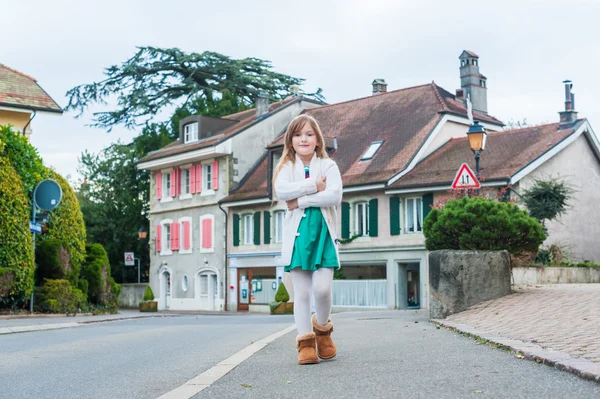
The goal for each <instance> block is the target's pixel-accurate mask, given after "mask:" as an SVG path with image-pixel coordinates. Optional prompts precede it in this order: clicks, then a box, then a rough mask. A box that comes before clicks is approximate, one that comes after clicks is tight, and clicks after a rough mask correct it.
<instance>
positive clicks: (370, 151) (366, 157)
mask: <svg viewBox="0 0 600 399" xmlns="http://www.w3.org/2000/svg"><path fill="white" fill-rule="evenodd" d="M382 144H383V141H374V142H372V143H371V145H370V146H369V148H368V149H367V151H366V152H365V153H364V154H363V156H362V157H361V158H360V160H361V161H368V160H370V159H372V158H373V157H374V156H375V153H376V152H377V150H379V147H381V145H382Z"/></svg>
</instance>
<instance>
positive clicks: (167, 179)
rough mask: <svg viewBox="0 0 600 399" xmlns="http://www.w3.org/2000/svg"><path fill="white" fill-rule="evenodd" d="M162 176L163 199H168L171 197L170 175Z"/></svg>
mask: <svg viewBox="0 0 600 399" xmlns="http://www.w3.org/2000/svg"><path fill="white" fill-rule="evenodd" d="M163 176H164V177H165V192H164V194H165V197H170V196H171V173H165V174H163Z"/></svg>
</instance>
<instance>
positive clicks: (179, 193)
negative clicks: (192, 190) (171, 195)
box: [177, 168, 181, 195]
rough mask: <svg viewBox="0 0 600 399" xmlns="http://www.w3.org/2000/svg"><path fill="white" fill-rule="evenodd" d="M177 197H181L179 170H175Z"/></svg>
mask: <svg viewBox="0 0 600 399" xmlns="http://www.w3.org/2000/svg"><path fill="white" fill-rule="evenodd" d="M177 195H181V169H180V168H177Z"/></svg>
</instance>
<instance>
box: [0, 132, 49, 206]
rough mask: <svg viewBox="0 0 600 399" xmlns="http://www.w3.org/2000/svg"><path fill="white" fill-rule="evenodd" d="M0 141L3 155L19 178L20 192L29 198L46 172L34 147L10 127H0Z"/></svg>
mask: <svg viewBox="0 0 600 399" xmlns="http://www.w3.org/2000/svg"><path fill="white" fill-rule="evenodd" d="M0 141H2V142H3V143H4V145H3V146H2V147H3V148H4V149H3V150H0V152H3V153H4V156H6V157H7V158H8V159H9V160H10V163H11V165H12V167H13V168H14V169H15V171H16V172H17V174H18V175H19V177H20V178H21V181H22V184H21V190H22V191H23V194H25V196H26V197H27V198H31V195H32V194H33V189H34V188H35V186H36V185H37V184H38V183H39V182H40V181H42V180H43V179H45V178H46V177H47V170H46V168H45V167H44V165H43V163H42V158H41V157H40V156H39V154H38V152H37V150H36V149H35V147H34V146H32V145H31V143H29V140H27V137H25V136H23V135H22V134H21V133H19V132H17V131H13V130H12V128H11V127H10V126H0Z"/></svg>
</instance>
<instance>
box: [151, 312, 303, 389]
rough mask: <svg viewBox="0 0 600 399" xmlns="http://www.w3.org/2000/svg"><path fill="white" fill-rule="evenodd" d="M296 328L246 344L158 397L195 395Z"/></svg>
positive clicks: (293, 326) (289, 328)
mask: <svg viewBox="0 0 600 399" xmlns="http://www.w3.org/2000/svg"><path fill="white" fill-rule="evenodd" d="M295 329H296V325H295V324H293V325H291V326H289V327H287V328H284V329H283V330H281V331H278V332H276V333H275V334H272V335H269V336H268V337H266V338H263V339H261V340H260V341H258V342H255V343H253V344H250V345H248V346H247V347H245V348H244V349H242V350H240V351H239V352H237V353H236V354H234V355H233V356H230V357H228V358H227V359H225V360H223V361H222V362H221V363H219V364H217V365H216V366H213V367H212V368H210V369H208V370H206V371H205V372H203V373H202V374H199V375H197V376H196V377H194V378H192V379H191V380H189V381H188V382H186V383H185V384H183V385H181V386H180V387H177V388H175V389H173V390H172V391H170V392H167V393H165V394H164V395H162V396H160V397H159V398H158V399H189V398H191V397H192V396H194V395H196V394H197V393H198V392H200V391H202V390H203V389H205V388H208V387H209V386H211V385H212V384H214V383H215V382H216V381H218V380H219V379H220V378H222V377H223V376H224V375H225V374H227V373H229V372H230V371H231V370H233V369H234V368H236V367H237V366H239V365H240V364H241V363H242V362H243V361H244V360H246V359H248V358H249V357H250V356H252V355H254V354H255V353H256V352H258V351H259V350H261V349H262V348H264V347H265V346H267V345H268V344H270V343H271V342H273V341H275V340H276V339H277V338H279V337H281V336H283V335H285V334H287V333H289V332H290V331H293V330H295Z"/></svg>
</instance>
